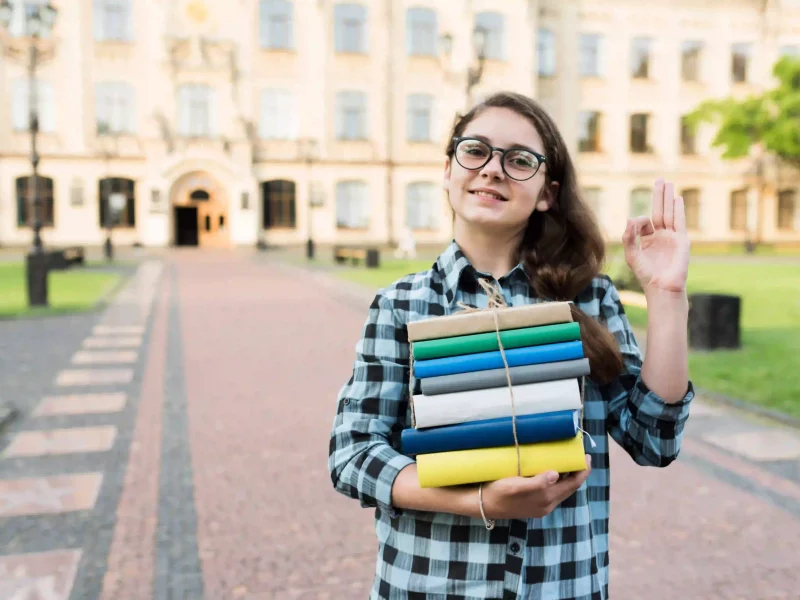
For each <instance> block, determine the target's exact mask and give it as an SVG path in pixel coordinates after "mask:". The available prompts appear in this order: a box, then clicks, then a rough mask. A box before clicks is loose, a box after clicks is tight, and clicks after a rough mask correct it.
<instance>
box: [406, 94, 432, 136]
mask: <svg viewBox="0 0 800 600" xmlns="http://www.w3.org/2000/svg"><path fill="white" fill-rule="evenodd" d="M406 119H407V121H406V136H407V138H408V141H409V142H430V141H432V140H433V123H432V121H433V96H432V95H430V94H411V95H410V96H409V97H408V115H407V117H406Z"/></svg>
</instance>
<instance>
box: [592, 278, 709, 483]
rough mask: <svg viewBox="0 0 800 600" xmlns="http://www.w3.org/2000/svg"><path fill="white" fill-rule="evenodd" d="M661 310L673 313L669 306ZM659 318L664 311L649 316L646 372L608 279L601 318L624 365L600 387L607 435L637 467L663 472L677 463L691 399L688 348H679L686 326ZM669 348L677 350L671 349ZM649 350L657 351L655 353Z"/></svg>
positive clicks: (691, 387) (673, 318) (615, 292)
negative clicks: (670, 395) (652, 336)
mask: <svg viewBox="0 0 800 600" xmlns="http://www.w3.org/2000/svg"><path fill="white" fill-rule="evenodd" d="M665 306H666V307H667V308H670V309H673V310H674V307H672V306H671V305H670V303H668V302H665ZM653 308H656V307H655V306H654V307H653ZM663 313H664V310H663V308H662V310H661V311H659V310H657V309H656V311H655V313H648V314H649V317H648V321H649V323H650V324H651V326H650V331H652V332H653V333H655V334H656V337H655V339H654V340H651V339H650V338H649V337H648V342H647V349H648V350H647V358H646V360H645V366H646V368H645V366H643V365H642V356H641V353H640V352H639V348H638V346H637V344H636V340H635V338H634V335H633V331H632V329H631V326H630V323H629V322H628V318H627V316H626V315H625V311H624V309H623V307H622V303H621V302H620V299H619V294H618V293H617V290H616V288H615V287H614V285H613V283H611V281H610V280H609V281H608V288H607V290H606V293H605V295H604V296H603V298H602V299H601V302H600V314H601V317H602V318H603V319H604V321H605V322H606V324H607V326H608V328H609V330H610V331H611V332H612V333H613V334H614V336H615V337H616V338H617V340H618V342H619V345H620V350H621V352H622V358H623V363H624V366H625V370H624V373H623V374H622V375H621V376H620V377H619V378H618V379H617V380H616V381H614V382H612V383H610V384H608V385H606V386H602V387H601V393H602V394H603V398H604V400H605V401H606V402H607V403H608V418H607V429H608V433H609V434H610V435H611V437H612V438H614V440H615V441H616V442H617V443H618V444H619V445H620V446H622V447H623V448H624V449H625V451H626V452H627V453H628V454H629V455H630V456H631V458H633V460H634V461H636V462H637V463H638V464H641V465H647V466H654V467H666V466H667V465H669V464H670V463H671V462H672V461H674V460H675V459H676V458H677V456H678V452H679V451H680V444H681V439H682V437H683V428H684V425H685V423H686V420H687V419H688V418H689V404H690V402H691V400H692V398H693V397H694V389H693V386H692V384H691V382H690V381H688V378H687V377H686V367H685V360H686V348H685V347H684V348H681V347H680V339H681V337H682V335H683V336H685V335H686V334H685V329H686V322H685V320H684V321H683V324H682V325H681V324H680V318H679V317H677V316H674V315H673V316H671V317H670V315H667V317H664V319H665V321H666V322H664V323H658V322H657V321H658V320H659V319H661V318H662V317H661V316H660V315H661V314H663ZM670 319H671V320H670ZM670 327H671V328H672V331H670ZM677 329H682V330H683V333H681V331H675V330H677ZM659 334H660V335H659ZM648 336H649V334H648ZM671 344H675V346H673V347H672V348H670V345H671ZM651 348H655V350H654V352H653V354H650V351H651ZM676 355H677V356H676ZM659 361H663V362H659ZM651 386H652V387H651ZM664 390H666V392H665V391H664ZM677 390H681V391H680V394H681V395H680V397H679V398H677V400H676V399H675V398H674V397H673V398H670V401H669V402H668V401H667V400H666V399H665V398H664V397H663V396H662V395H661V394H663V393H675V392H676V391H677Z"/></svg>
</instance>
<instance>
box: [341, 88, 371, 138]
mask: <svg viewBox="0 0 800 600" xmlns="http://www.w3.org/2000/svg"><path fill="white" fill-rule="evenodd" d="M336 139H339V140H365V139H367V95H366V94H365V93H364V92H354V91H346V92H339V93H338V94H336Z"/></svg>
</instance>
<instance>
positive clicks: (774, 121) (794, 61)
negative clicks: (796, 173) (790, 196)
mask: <svg viewBox="0 0 800 600" xmlns="http://www.w3.org/2000/svg"><path fill="white" fill-rule="evenodd" d="M772 73H773V75H774V76H775V78H776V79H777V80H778V84H777V86H776V87H775V88H773V89H771V90H768V91H766V92H764V93H762V94H760V95H757V96H750V97H748V98H745V99H743V100H736V99H734V98H724V99H722V100H709V101H706V102H703V103H702V104H700V105H699V106H698V107H697V108H696V109H695V110H694V111H692V112H691V113H690V114H689V115H687V116H686V124H687V125H688V126H689V127H690V128H692V129H694V130H696V129H697V127H698V126H699V125H700V124H701V123H705V122H711V123H716V124H718V126H719V129H718V130H717V135H716V137H715V138H714V140H713V141H712V146H714V147H716V148H722V149H723V154H722V156H723V158H726V159H736V158H743V157H745V156H747V155H748V153H749V152H750V148H751V147H752V146H753V144H758V143H761V144H763V146H764V150H766V151H767V152H769V153H771V154H774V155H776V156H778V157H780V158H781V159H783V160H784V161H786V162H788V163H790V164H793V165H795V166H797V167H800V58H796V57H791V56H785V57H783V58H782V59H781V60H779V61H778V62H777V63H776V64H775V67H774V68H773V71H772Z"/></svg>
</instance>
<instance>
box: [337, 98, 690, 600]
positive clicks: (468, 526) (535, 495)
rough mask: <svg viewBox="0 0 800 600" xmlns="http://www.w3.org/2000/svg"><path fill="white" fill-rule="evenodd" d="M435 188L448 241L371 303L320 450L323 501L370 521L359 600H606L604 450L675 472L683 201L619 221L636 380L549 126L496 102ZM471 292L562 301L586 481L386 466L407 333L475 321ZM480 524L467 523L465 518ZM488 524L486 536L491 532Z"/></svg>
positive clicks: (459, 145) (683, 389)
mask: <svg viewBox="0 0 800 600" xmlns="http://www.w3.org/2000/svg"><path fill="white" fill-rule="evenodd" d="M444 188H445V190H446V191H447V193H448V196H449V200H450V204H451V205H452V207H453V211H454V213H455V222H454V240H453V241H452V242H451V244H450V245H449V247H447V249H446V250H445V251H444V252H443V253H442V254H441V255H440V256H439V258H438V259H437V261H436V262H435V263H434V264H433V266H432V267H431V269H430V270H428V271H425V272H421V273H416V274H414V275H409V276H406V277H403V278H402V279H400V280H398V281H397V282H395V283H394V284H393V285H390V286H389V287H387V288H386V289H383V290H381V291H380V292H379V293H378V294H377V296H376V297H375V300H374V302H373V303H372V305H371V307H370V309H369V315H368V317H367V321H366V324H365V327H364V329H363V335H362V338H361V340H360V341H359V343H358V345H357V348H356V352H357V354H356V359H355V364H354V367H353V374H352V377H351V378H350V380H349V381H348V382H347V383H346V385H345V386H344V387H343V388H342V390H341V393H340V395H339V399H338V411H337V414H336V417H335V420H334V424H333V431H332V434H331V439H330V453H329V468H330V473H331V478H332V480H333V484H334V487H335V489H336V490H338V491H339V492H341V493H342V494H345V495H347V496H350V497H352V498H356V499H358V500H359V501H360V503H361V505H362V506H364V507H374V508H375V509H376V511H375V527H376V533H377V537H378V544H379V545H378V559H377V569H376V575H375V580H374V585H373V589H372V594H371V598H386V599H389V598H442V599H444V598H448V599H449V598H474V599H482V600H483V599H486V598H504V599H505V598H526V599H543V600H558V599H566V598H570V599H592V600H594V599H603V598H608V567H609V556H608V531H609V482H610V470H609V469H610V466H609V454H608V443H609V442H608V436H611V437H612V438H613V439H614V440H615V441H616V442H617V443H618V444H620V446H622V448H624V449H625V450H626V451H627V453H628V454H629V455H630V456H631V457H632V458H633V460H634V461H635V462H637V463H638V464H640V465H648V466H654V467H665V466H667V465H668V464H670V463H671V462H672V461H673V460H675V458H676V457H677V455H678V451H679V448H680V441H681V437H682V431H683V426H684V423H685V422H686V419H687V418H688V415H689V403H690V401H691V399H692V398H693V396H694V393H693V388H692V384H691V382H690V381H689V379H688V367H687V353H688V351H687V333H686V330H687V318H688V301H687V296H686V277H687V271H688V264H689V241H688V237H687V233H686V223H685V216H684V206H683V199H682V198H680V197H679V196H675V192H674V189H673V185H672V184H671V183H664V182H663V181H661V180H658V181H657V182H656V183H655V186H654V188H653V195H652V214H651V216H649V217H648V216H643V217H639V218H635V219H632V220H629V221H628V223H627V228H626V229H625V234H624V235H623V238H622V240H623V243H624V249H625V258H626V260H627V262H628V264H629V265H630V266H631V268H632V270H633V271H634V273H635V275H636V277H637V278H638V279H639V281H640V282H641V284H642V287H643V288H644V290H645V294H646V297H647V305H648V328H647V334H648V335H647V352H646V358H645V360H644V364H642V358H641V354H640V352H639V349H638V347H637V344H636V341H635V340H634V336H633V333H632V331H631V328H630V325H629V323H628V320H627V318H626V316H625V313H624V311H623V308H622V305H621V303H620V299H619V296H618V294H617V290H616V289H615V288H614V285H613V283H612V282H611V281H610V280H609V278H608V277H607V276H605V275H601V274H600V269H601V266H602V262H603V259H604V244H603V238H602V236H601V233H600V231H599V229H598V226H597V223H596V222H595V219H594V217H593V215H592V212H591V211H590V210H589V209H588V208H587V207H586V205H585V204H584V202H583V200H582V199H581V195H580V191H579V188H578V183H577V178H576V173H575V167H574V166H573V163H572V161H571V159H570V156H569V153H568V152H567V148H566V145H565V144H564V141H563V139H562V138H561V135H560V134H559V132H558V130H557V129H556V126H555V124H554V123H553V121H552V119H550V117H549V116H548V115H547V114H546V113H545V111H544V110H542V108H541V107H540V106H539V105H538V104H536V103H535V102H534V101H533V100H531V99H529V98H527V97H524V96H521V95H518V94H514V93H500V94H496V95H494V96H492V97H490V98H489V99H488V100H486V101H485V102H483V103H482V104H480V105H478V106H476V107H475V108H474V109H473V110H471V111H470V112H469V113H468V114H467V115H465V116H464V117H463V118H461V119H460V120H459V121H458V122H457V123H456V125H455V128H454V130H453V132H452V135H451V138H450V142H449V144H448V147H447V161H446V164H445V171H444ZM478 278H485V279H488V280H489V281H490V282H491V283H492V284H493V285H495V286H498V287H499V288H500V290H501V291H502V293H503V296H504V297H505V299H506V302H507V304H508V305H509V306H516V305H520V304H527V303H534V302H540V301H553V300H555V301H565V300H573V301H574V302H575V308H574V310H573V316H574V318H575V320H577V321H578V322H579V323H580V325H581V336H582V339H583V342H584V352H585V356H586V357H587V358H589V362H590V366H591V375H590V377H589V378H587V379H586V382H585V390H584V421H583V428H584V429H585V430H586V431H587V432H588V433H589V435H590V436H591V438H592V440H593V441H594V442H595V444H596V445H595V446H594V447H592V446H591V445H590V443H589V440H588V438H586V443H585V448H586V451H587V456H586V469H585V470H583V471H581V472H578V473H573V474H569V475H566V476H562V477H559V474H558V473H554V472H549V473H542V474H540V475H537V476H536V477H512V478H509V479H503V480H500V481H495V482H490V483H486V484H484V485H483V486H482V488H481V489H480V492H481V494H480V496H479V486H459V487H454V488H425V489H423V488H420V485H419V481H418V477H417V471H416V465H415V461H414V460H412V459H411V458H409V457H407V456H404V455H403V454H401V453H400V452H399V451H398V450H396V449H395V446H396V445H395V444H393V440H395V439H396V438H397V436H398V434H399V432H400V431H402V430H403V429H405V428H407V427H411V419H410V409H409V376H410V372H409V371H410V364H409V343H408V333H407V328H406V325H407V323H409V322H411V321H417V320H421V319H426V318H429V317H433V316H439V315H445V314H451V313H453V312H456V311H458V310H459V307H458V304H459V303H460V302H464V303H466V304H469V305H473V306H477V307H479V308H483V307H486V305H487V296H486V294H485V292H483V290H482V289H481V287H480V286H479V285H478V283H477V280H478ZM481 509H483V514H482V513H481ZM493 522H494V525H493Z"/></svg>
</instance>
